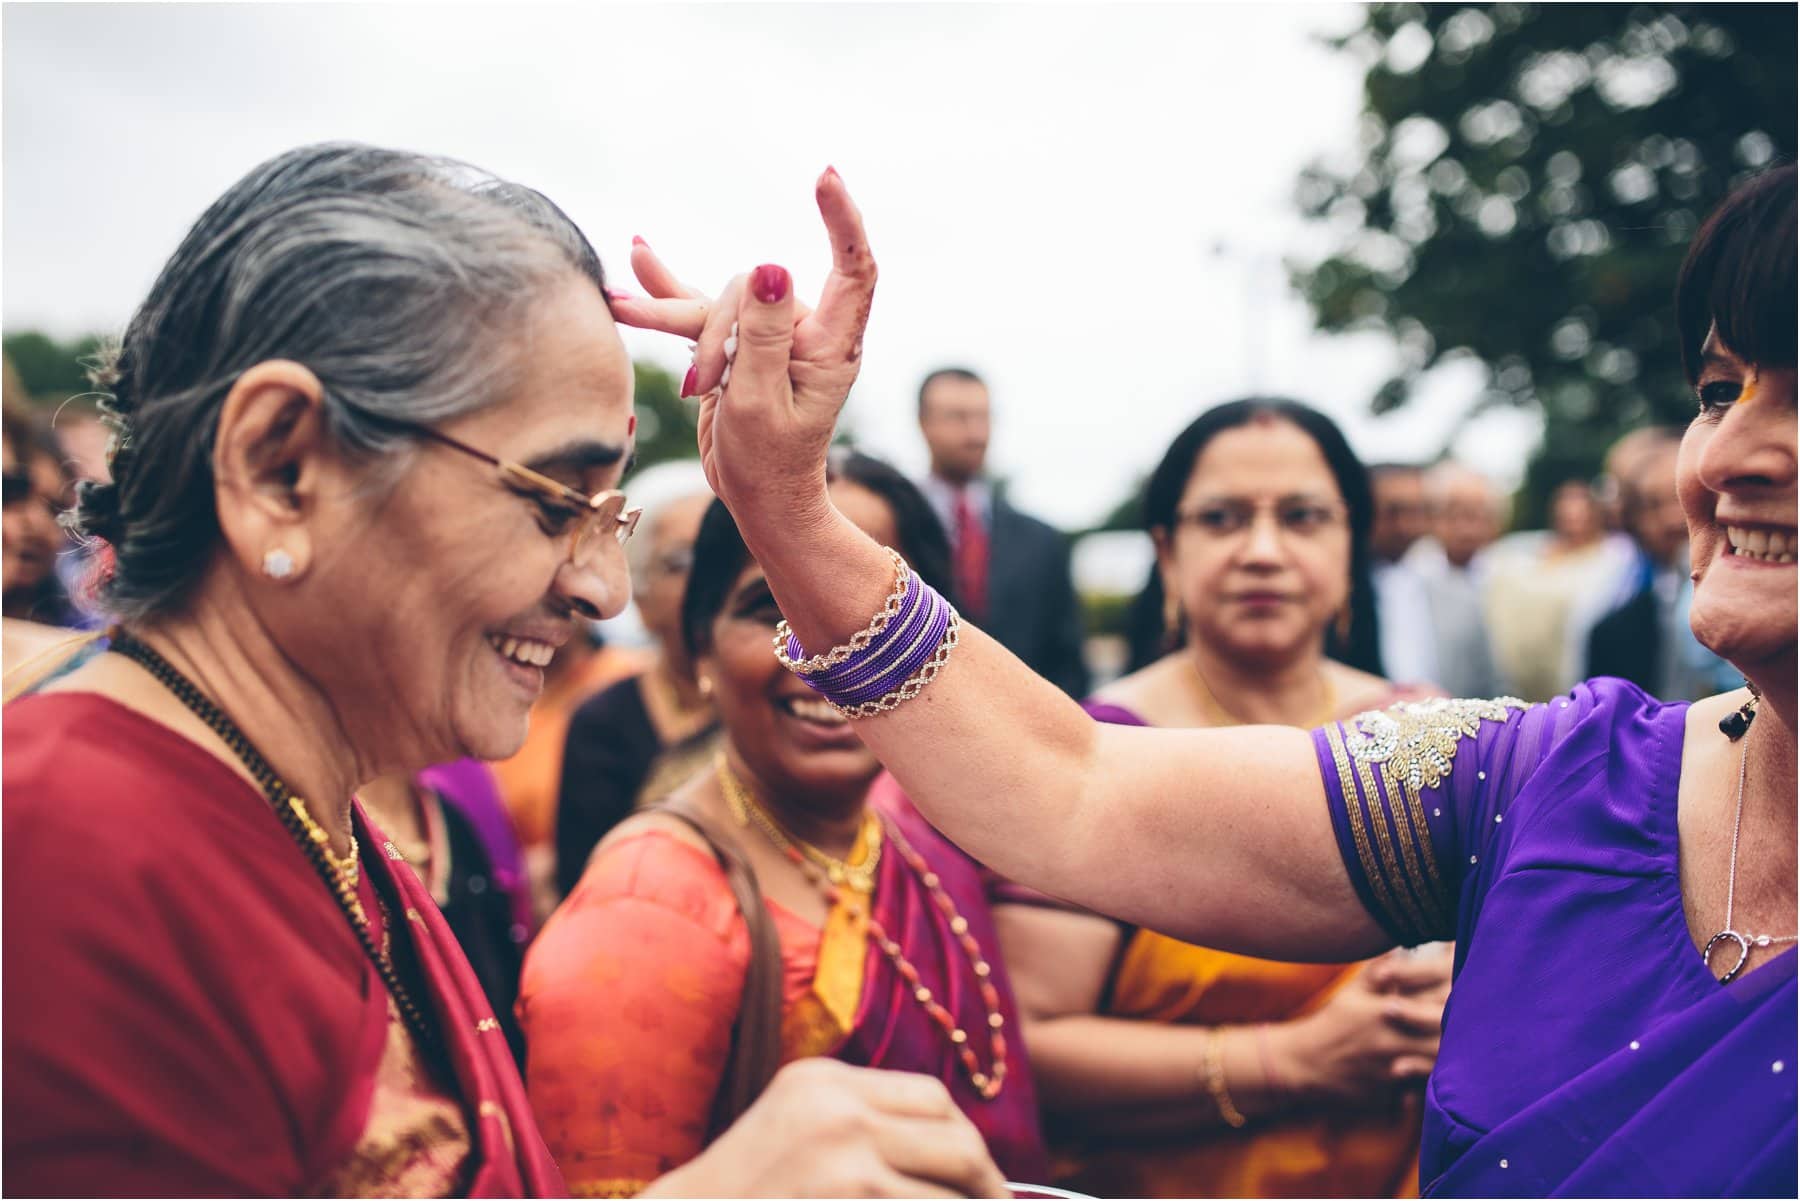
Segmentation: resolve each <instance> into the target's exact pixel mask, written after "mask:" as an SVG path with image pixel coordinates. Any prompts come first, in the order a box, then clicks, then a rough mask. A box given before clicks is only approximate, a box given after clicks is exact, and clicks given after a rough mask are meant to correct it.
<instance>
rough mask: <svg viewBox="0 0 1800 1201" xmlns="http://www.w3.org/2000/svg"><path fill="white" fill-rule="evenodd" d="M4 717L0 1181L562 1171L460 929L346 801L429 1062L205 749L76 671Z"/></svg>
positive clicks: (233, 1192)
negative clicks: (420, 1017)
mask: <svg viewBox="0 0 1800 1201" xmlns="http://www.w3.org/2000/svg"><path fill="white" fill-rule="evenodd" d="M5 734H6V755H5V764H4V787H5V794H6V807H5V812H4V827H5V829H4V834H5V837H4V843H5V845H4V848H3V855H4V870H5V880H4V900H5V916H4V923H5V934H4V965H3V966H4V977H5V978H4V1016H3V1023H4V1045H5V1055H4V1074H5V1083H4V1097H5V1101H4V1105H5V1133H4V1169H5V1172H6V1183H7V1188H8V1191H9V1192H12V1193H15V1194H27V1195H68V1196H72V1195H80V1196H90V1197H92V1196H117V1195H125V1196H218V1195H228V1196H263V1195H287V1196H294V1195H302V1194H316V1193H336V1192H340V1191H350V1190H354V1191H358V1192H361V1191H411V1190H412V1189H414V1188H426V1187H437V1186H439V1185H442V1186H445V1187H447V1188H448V1189H450V1190H453V1191H457V1192H464V1193H468V1194H470V1195H475V1196H503V1195H511V1196H520V1195H525V1196H546V1195H556V1194H560V1193H561V1192H562V1178H561V1175H560V1174H559V1173H558V1171H557V1169H556V1166H555V1164H554V1163H553V1162H552V1161H551V1159H550V1157H549V1153H548V1152H547V1151H546V1150H545V1148H544V1145H543V1142H542V1140H541V1139H540V1138H539V1136H538V1134H537V1130H536V1127H535V1126H534V1125H533V1123H532V1120H531V1116H530V1109H529V1107H528V1106H527V1104H526V1101H525V1096H524V1089H523V1086H522V1085H521V1083H520V1081H519V1078H518V1074H517V1071H516V1070H515V1069H514V1067H513V1064H512V1060H511V1056H510V1054H509V1053H508V1051H507V1048H506V1043H505V1040H504V1037H503V1036H502V1035H501V1033H500V1032H499V1030H498V1029H497V1028H496V1027H495V1024H494V1023H493V1022H492V1014H491V1013H490V1012H489V1009H488V1005H487V1002H486V1001H485V999H483V997H482V995H481V990H480V988H479V986H478V985H477V984H476V982H475V980H474V977H473V975H472V973H471V972H470V970H469V968H468V965H467V964H466V963H465V962H464V960H463V956H462V952H461V951H460V950H459V949H458V948H457V946H456V943H455V941H454V939H453V938H452V937H451V935H450V932H449V930H448V929H447V928H446V926H445V925H444V922H443V919H442V918H441V916H440V915H439V914H438V912H437V910H436V908H435V907H434V906H433V905H432V904H431V901H430V898H429V897H428V896H427V895H426V894H425V892H424V889H423V887H422V886H421V885H420V884H419V883H418V880H417V879H416V877H414V875H413V874H412V872H411V871H410V870H406V866H405V864H404V863H403V862H401V861H400V860H398V859H397V858H390V857H389V856H390V853H391V852H390V851H389V850H388V849H387V848H386V846H385V844H386V840H385V839H384V838H383V837H382V835H381V834H380V832H379V831H378V830H376V829H375V828H374V827H373V826H371V825H369V823H368V821H367V819H366V817H364V816H363V815H362V814H361V813H360V811H359V812H358V814H357V833H358V837H359V841H360V842H361V844H362V851H363V856H362V858H363V869H364V870H363V880H362V883H361V887H362V890H363V901H364V908H365V909H366V910H367V911H368V912H369V914H370V916H371V918H372V919H373V920H374V921H376V922H377V923H381V924H382V926H383V928H382V929H381V930H380V931H378V932H377V936H378V938H380V937H386V938H388V939H391V946H392V951H393V954H394V956H395V958H396V959H397V960H399V961H401V962H402V963H403V964H406V965H407V966H408V971H409V972H410V974H411V975H412V976H413V978H414V979H416V980H419V981H421V982H422V986H423V987H422V990H421V992H422V995H421V997H420V1000H421V1001H422V1002H424V1004H425V1005H426V1007H427V1008H428V1009H429V1010H430V1011H431V1013H432V1016H433V1018H434V1019H435V1024H436V1027H437V1029H438V1030H440V1031H441V1032H442V1034H443V1037H444V1039H445V1042H446V1044H447V1047H446V1050H445V1051H444V1052H442V1053H439V1054H438V1055H437V1056H435V1058H434V1059H432V1060H429V1061H428V1060H427V1059H426V1058H425V1057H424V1056H422V1055H421V1054H420V1052H419V1051H418V1049H417V1048H416V1047H414V1046H413V1044H412V1040H411V1039H410V1038H409V1037H407V1036H406V1035H405V1033H404V1029H403V1028H401V1027H398V1026H397V1023H396V1020H395V1018H394V1015H393V1012H392V1010H391V1008H390V1003H389V1000H388V997H387V993H386V990H385V989H384V988H383V986H382V984H381V980H380V977H379V975H378V974H377V973H376V972H375V970H374V967H373V965H371V964H370V963H369V962H368V960H367V958H366V956H365V955H364V954H363V952H362V950H361V948H360V947H359V945H358V944H357V941H356V939H355V937H354V935H353V934H352V933H351V930H350V927H349V925H348V923H347V922H346V921H345V919H344V917H343V915H342V913H341V912H340V911H339V910H338V908H337V906H336V904H335V903H334V902H333V901H332V899H331V897H330V895H329V894H328V893H327V892H326V890H325V888H324V886H323V885H322V884H321V883H320V881H319V880H318V878H317V876H316V875H314V873H313V870H312V868H311V867H310V866H309V865H308V864H307V862H306V860H305V858H304V857H303V856H302V854H301V853H300V851H299V849H298V848H297V847H296V846H295V845H294V844H293V842H292V840H291V839H290V837H289V835H288V834H287V832H286V831H285V830H284V829H283V828H282V826H281V825H280V823H279V822H278V821H276V819H275V817H274V815H273V813H272V812H271V811H270V809H269V805H268V802H267V801H266V800H264V799H263V797H262V796H260V795H259V794H258V793H257V791H256V790H255V789H254V788H253V787H252V786H251V785H250V784H249V783H247V782H246V781H245V780H243V779H242V778H241V777H240V776H238V775H237V774H236V773H235V772H233V771H232V770H231V769H230V768H229V767H227V766H226V765H225V764H224V763H222V762H220V761H219V760H218V759H217V758H216V757H215V756H213V755H212V754H210V753H209V752H207V751H206V750H204V749H202V748H201V747H199V746H197V745H196V744H194V743H192V742H190V741H188V740H187V739H186V738H184V737H182V736H181V735H179V734H177V733H175V732H173V731H171V730H169V729H168V728H166V727H164V726H162V725H160V724H159V723H156V722H154V721H151V720H149V719H147V718H145V717H143V716H142V715H140V714H138V713H135V712H133V711H132V710H130V709H127V708H125V707H123V706H121V705H119V704H116V703H114V702H112V701H110V700H107V699H105V698H103V697H100V696H96V695H93V694H86V693H52V694H46V695H41V696H31V697H26V698H23V699H21V700H19V701H16V702H14V703H13V704H11V705H8V706H7V707H6V709H5ZM384 915H386V919H387V920H385V921H384ZM396 1031H398V1033H396Z"/></svg>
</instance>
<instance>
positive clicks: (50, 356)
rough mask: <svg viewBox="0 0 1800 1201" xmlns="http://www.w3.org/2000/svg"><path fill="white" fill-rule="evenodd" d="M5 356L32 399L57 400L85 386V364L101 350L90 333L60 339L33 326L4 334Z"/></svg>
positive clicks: (60, 400) (86, 387) (52, 401)
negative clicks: (15, 332) (72, 338)
mask: <svg viewBox="0 0 1800 1201" xmlns="http://www.w3.org/2000/svg"><path fill="white" fill-rule="evenodd" d="M0 341H3V344H4V347H5V350H6V359H7V361H8V362H10V363H11V364H12V365H13V370H14V371H16V372H18V376H19V382H20V383H21V384H23V385H24V388H25V392H26V394H27V395H29V396H30V397H31V399H32V400H33V402H35V403H37V404H43V405H53V404H59V403H61V402H62V401H64V400H67V399H68V398H69V397H70V396H74V395H77V394H79V393H83V392H86V391H87V390H88V375H87V373H88V365H89V364H90V363H92V362H93V361H94V358H95V356H96V355H98V354H99V352H100V339H99V338H98V337H97V336H94V335H91V334H90V335H89V336H87V337H85V338H76V339H74V340H73V341H69V342H61V341H58V340H57V339H55V338H52V337H50V336H49V335H47V334H42V333H39V332H37V331H36V330H26V331H24V332H22V333H17V334H7V335H6V336H5V338H4V339H3V340H0Z"/></svg>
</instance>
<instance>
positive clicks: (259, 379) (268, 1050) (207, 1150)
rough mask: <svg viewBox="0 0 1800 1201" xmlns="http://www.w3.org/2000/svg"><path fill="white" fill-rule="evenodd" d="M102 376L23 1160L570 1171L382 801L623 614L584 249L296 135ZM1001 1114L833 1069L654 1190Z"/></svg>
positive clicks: (21, 895) (588, 254)
mask: <svg viewBox="0 0 1800 1201" xmlns="http://www.w3.org/2000/svg"><path fill="white" fill-rule="evenodd" d="M106 383H107V386H108V388H109V390H110V393H111V396H110V399H109V401H108V405H109V407H110V410H111V414H112V418H113V420H114V422H115V425H116V430H117V434H118V436H119V439H120V441H119V446H118V450H117V452H116V453H115V455H114V457H113V459H112V463H111V469H112V477H113V482H112V483H110V484H106V485H94V484H89V485H85V486H84V487H83V489H82V491H81V496H80V503H79V507H78V512H77V524H78V525H79V527H80V528H81V530H82V531H83V532H84V533H85V534H86V535H87V536H88V537H91V538H99V539H104V540H105V542H106V543H107V544H108V546H109V547H110V549H111V554H112V557H113V562H114V568H113V572H112V575H111V577H110V579H109V581H108V582H107V583H106V585H105V587H104V589H103V590H102V593H101V598H102V600H103V601H104V602H105V603H106V605H107V607H108V608H109V609H110V611H111V612H112V614H113V615H114V616H115V617H116V619H117V621H118V625H117V626H116V627H115V629H114V631H113V634H112V638H111V645H110V653H106V654H102V655H98V656H96V657H95V658H94V659H93V660H92V661H90V662H89V663H87V664H85V665H83V666H82V667H80V668H78V669H77V670H76V671H74V672H72V673H70V674H68V675H66V676H64V677H62V678H60V679H58V680H56V681H54V682H53V683H51V684H50V685H48V686H47V687H45V688H43V689H42V690H40V691H38V692H35V693H33V694H32V695H29V696H26V697H23V698H21V699H19V700H17V701H14V702H12V703H11V704H10V705H8V707H7V710H6V738H7V745H6V758H5V794H6V808H5V838H4V844H5V845H4V855H5V863H4V868H5V871H4V875H5V885H4V887H5V914H6V917H5V922H6V930H5V938H4V958H5V963H4V977H5V982H4V988H5V997H4V1002H5V1003H4V1038H5V1047H4V1065H5V1076H6V1079H5V1090H6V1095H7V1121H6V1129H5V1132H4V1139H5V1164H6V1169H7V1184H8V1187H9V1188H10V1189H12V1190H14V1191H16V1192H19V1193H22V1194H23V1193H29V1194H45V1195H48V1194H80V1195H84V1196H100V1195H128V1196H129V1195H145V1194H151V1193H154V1194H182V1195H203V1194H231V1195H251V1194H255V1195H263V1194H281V1195H300V1194H329V1195H353V1194H397V1193H407V1194H415V1195H428V1194H431V1195H447V1194H451V1193H467V1194H471V1195H501V1196H519V1195H532V1196H549V1195H559V1194H560V1193H561V1191H562V1190H563V1187H564V1186H563V1181H562V1177H561V1174H560V1172H559V1171H558V1170H557V1167H556V1165H555V1163H554V1162H552V1160H551V1158H550V1155H549V1152H548V1151H547V1150H546V1148H545V1146H544V1142H543V1140H542V1138H541V1137H540V1136H539V1135H538V1133H537V1129H536V1126H535V1124H534V1122H533V1121H532V1117H531V1111H530V1107H529V1104H528V1102H527V1100H526V1097H525V1092H524V1087H523V1085H522V1083H521V1081H520V1078H519V1075H518V1072H517V1070H516V1068H515V1067H514V1065H513V1062H512V1058H511V1055H510V1053H509V1051H508V1048H507V1045H506V1042H505V1039H504V1037H503V1035H502V1031H501V1029H500V1023H499V1021H498V1019H497V1018H496V1016H495V1015H494V1014H493V1013H492V1011H491V1009H490V1008H489V1005H488V1001H487V999H486V998H485V997H484V996H483V994H482V991H481V989H480V987H479V986H478V985H477V983H476V981H475V979H474V977H473V975H472V974H471V972H470V970H469V967H468V964H467V962H466V961H465V959H464V957H463V955H462V952H461V951H460V950H459V949H458V947H457V945H456V942H455V940H454V938H453V937H452V936H451V933H450V931H449V929H448V928H447V926H446V925H445V923H444V920H443V918H442V916H441V915H440V914H439V913H438V910H437V908H436V906H435V905H434V904H433V903H432V899H431V896H430V895H429V894H428V893H427V892H426V891H425V889H424V887H423V886H422V885H421V883H420V881H419V880H418V878H417V877H416V876H414V874H413V873H412V871H411V870H410V869H409V868H408V866H407V864H406V863H405V862H404V860H403V858H402V855H401V852H400V851H399V850H398V848H397V847H396V846H395V845H394V843H392V842H391V841H389V840H387V839H386V838H384V837H383V835H382V834H381V832H380V830H379V829H378V828H376V827H375V826H374V825H373V824H372V823H371V822H370V821H369V820H368V819H367V817H366V816H365V815H364V814H363V813H361V812H360V809H359V807H358V806H357V805H356V804H355V802H354V801H353V794H354V792H355V790H356V788H357V787H358V786H359V785H361V784H362V783H364V782H365V781H368V780H371V779H374V778H376V777H378V776H382V775H387V774H392V773H397V772H404V773H410V772H415V771H417V770H419V769H420V768H423V767H425V766H427V765H428V764H432V763H443V762H449V761H453V760H456V759H458V758H462V757H465V756H467V757H474V758H479V759H497V758H503V757H505V756H506V755H508V754H510V753H512V751H513V750H515V749H516V748H517V747H518V745H519V743H520V742H521V740H522V739H523V737H524V733H525V723H526V717H527V714H528V712H529V711H530V708H531V705H532V702H533V700H534V699H535V698H536V697H537V695H538V692H539V690H540V689H541V687H542V682H543V667H544V664H545V663H547V662H548V661H549V659H550V658H551V656H553V655H554V654H555V653H556V650H557V648H558V646H559V645H561V644H562V643H563V642H564V641H565V640H567V639H568V638H569V637H570V636H571V635H572V634H573V633H574V622H575V621H576V620H577V619H596V618H602V617H606V616H610V615H612V614H615V613H617V612H618V611H619V609H620V608H621V607H622V605H623V604H624V601H625V592H626V588H627V586H628V585H627V579H626V574H627V573H626V565H625V556H624V547H623V543H624V541H625V540H626V539H627V538H628V537H629V535H630V534H631V531H632V529H633V527H634V525H635V523H636V520H637V515H636V512H635V511H634V510H632V509H630V508H629V507H628V505H627V504H626V501H625V498H624V496H623V494H621V493H620V492H619V491H617V490H616V484H617V482H618V480H619V478H620V476H621V474H622V473H623V472H624V470H625V467H626V464H627V463H628V462H629V460H630V457H631V452H632V442H633V434H634V417H633V414H632V405H631V396H632V372H631V365H630V363H629V361H628V360H627V358H626V354H625V350H624V345H623V343H622V341H621V340H620V338H619V334H618V331H617V329H616V328H615V326H614V324H613V319H612V316H611V313H610V311H609V307H608V301H607V297H606V295H605V293H604V279H603V276H602V273H601V268H600V263H599V260H598V259H597V258H596V256H595V254H594V251H593V249H592V247H591V246H590V245H589V244H588V242H587V240H586V238H585V237H584V236H583V235H582V234H581V233H580V231H579V230H577V229H576V227H575V226H574V225H573V224H572V223H571V222H570V221H569V219H568V218H567V217H566V216H565V215H564V214H563V213H562V212H561V211H560V210H559V209H557V208H556V206H555V205H553V204H551V203H550V202H549V201H548V200H547V199H545V198H544V197H543V196H542V195H540V194H538V193H537V192H534V191H531V190H530V189H527V188H524V187H520V186H518V185H516V184H510V183H506V182H504V181H500V180H496V179H493V178H492V177H489V176H486V175H483V174H481V173H479V172H477V171H475V170H474V169H472V168H470V167H467V166H466V165H464V164H458V163H453V162H447V161H443V160H438V159H432V158H427V157H424V156H419V155H412V154H404V153H398V152H393V151H386V150H380V149H375V148H372V147H366V146H358V145H348V144H339V145H323V146H311V147H305V148H302V149H299V150H295V151H291V152H289V153H287V154H283V155H281V156H279V157H277V158H275V159H272V160H270V161H269V162H267V163H264V164H263V165H261V166H259V167H257V168H255V169H254V170H252V171H251V172H250V174H249V175H247V176H246V177H245V178H244V179H242V180H241V181H239V182H238V183H237V184H235V185H233V186H232V187H231V188H230V189H229V190H228V191H227V192H226V193H225V194H224V195H223V196H222V197H221V198H220V199H219V200H218V201H216V202H215V203H214V204H213V205H212V206H211V207H210V208H209V209H208V210H207V211H206V212H205V213H204V214H203V215H202V216H201V217H200V219H199V220H198V221H197V222H196V223H195V225H194V226H193V228H192V229H191V230H190V231H189V232H188V234H187V236H186V237H185V238H184V239H183V241H182V243H181V245H180V246H179V248H178V249H177V250H176V251H175V254H174V256H173V257H172V258H171V259H170V261H169V263H168V264H167V266H165V267H164V269H163V271H162V273H161V274H160V276H159V277H158V278H157V280H156V282H155V284H154V285H153V286H152V288H151V291H150V295H149V297H148V299H147V300H146V301H145V302H144V304H143V305H142V307H141V308H140V309H139V310H138V312H137V313H136V315H135V316H134V317H133V318H132V320H131V322H130V324H129V325H128V327H127V328H126V330H125V334H124V338H123V341H122V343H121V345H120V346H119V348H118V352H117V355H116V357H115V358H114V360H113V362H112V364H111V367H110V369H109V370H108V372H107V373H106ZM899 1128H903V1129H904V1130H905V1131H906V1132H907V1134H908V1135H909V1136H911V1135H913V1134H919V1133H922V1134H923V1137H921V1138H919V1139H917V1140H916V1141H917V1142H918V1143H919V1144H921V1146H922V1149H919V1150H915V1149H914V1143H915V1140H914V1139H913V1138H911V1137H906V1138H901V1137H897V1136H896V1134H895V1131H896V1129H899ZM971 1146H972V1147H975V1148H977V1149H978V1148H979V1146H980V1144H979V1139H978V1138H977V1137H976V1135H975V1134H974V1131H973V1129H972V1127H970V1126H969V1124H968V1123H967V1122H966V1120H964V1119H963V1118H962V1117H961V1116H960V1114H959V1113H958V1112H957V1110H956V1109H955V1107H954V1105H953V1104H952V1103H951V1102H950V1099H949V1097H948V1095H947V1094H946V1093H945V1090H944V1089H943V1087H942V1085H940V1084H938V1083H937V1082H935V1081H930V1080H898V1081H896V1080H894V1079H892V1078H891V1077H889V1076H887V1075H885V1074H874V1073H860V1072H854V1071H852V1070H851V1069H849V1068H845V1067H843V1066H842V1065H837V1064H831V1065H823V1066H813V1067H807V1068H804V1069H802V1070H799V1071H793V1072H789V1073H786V1074H785V1075H784V1077H780V1078H777V1080H776V1081H775V1084H774V1086H773V1087H771V1089H770V1090H769V1094H768V1096H767V1097H766V1098H765V1100H764V1101H763V1102H762V1103H761V1104H759V1105H758V1106H757V1107H756V1108H755V1109H753V1110H752V1111H750V1112H749V1113H747V1114H746V1115H745V1116H744V1118H743V1119H742V1120H741V1121H740V1122H738V1123H737V1125H736V1127H735V1128H734V1129H733V1130H732V1131H731V1132H730V1133H729V1134H728V1135H727V1136H726V1137H725V1138H723V1139H722V1140H721V1141H720V1142H719V1144H717V1146H716V1147H715V1148H714V1150H713V1151H712V1152H711V1153H709V1154H708V1155H705V1156H702V1157H700V1159H698V1160H696V1161H695V1162H694V1163H693V1164H691V1165H689V1166H688V1168H687V1169H686V1170H685V1171H684V1172H683V1173H681V1174H677V1175H675V1176H672V1177H671V1178H670V1179H668V1180H665V1181H664V1182H663V1187H664V1188H667V1189H670V1190H673V1191H689V1192H694V1193H701V1194H712V1195H717V1194H722V1193H736V1192H772V1193H776V1194H790V1193H794V1192H798V1191H799V1190H801V1189H802V1188H806V1189H813V1190H822V1191H825V1192H842V1191H846V1190H847V1189H848V1188H850V1187H852V1186H855V1187H858V1188H861V1187H882V1188H888V1189H897V1190H900V1189H909V1188H910V1189H915V1190H918V1189H923V1188H925V1187H927V1184H928V1182H929V1184H930V1185H931V1186H932V1187H942V1188H945V1189H950V1190H961V1191H982V1192H991V1191H993V1190H995V1189H997V1188H998V1186H999V1180H1000V1178H999V1176H998V1175H997V1174H996V1173H995V1172H994V1170H993V1167H992V1164H991V1163H989V1162H987V1161H986V1160H985V1157H982V1156H980V1155H978V1154H969V1153H967V1150H966V1149H967V1148H969V1147H971Z"/></svg>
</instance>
